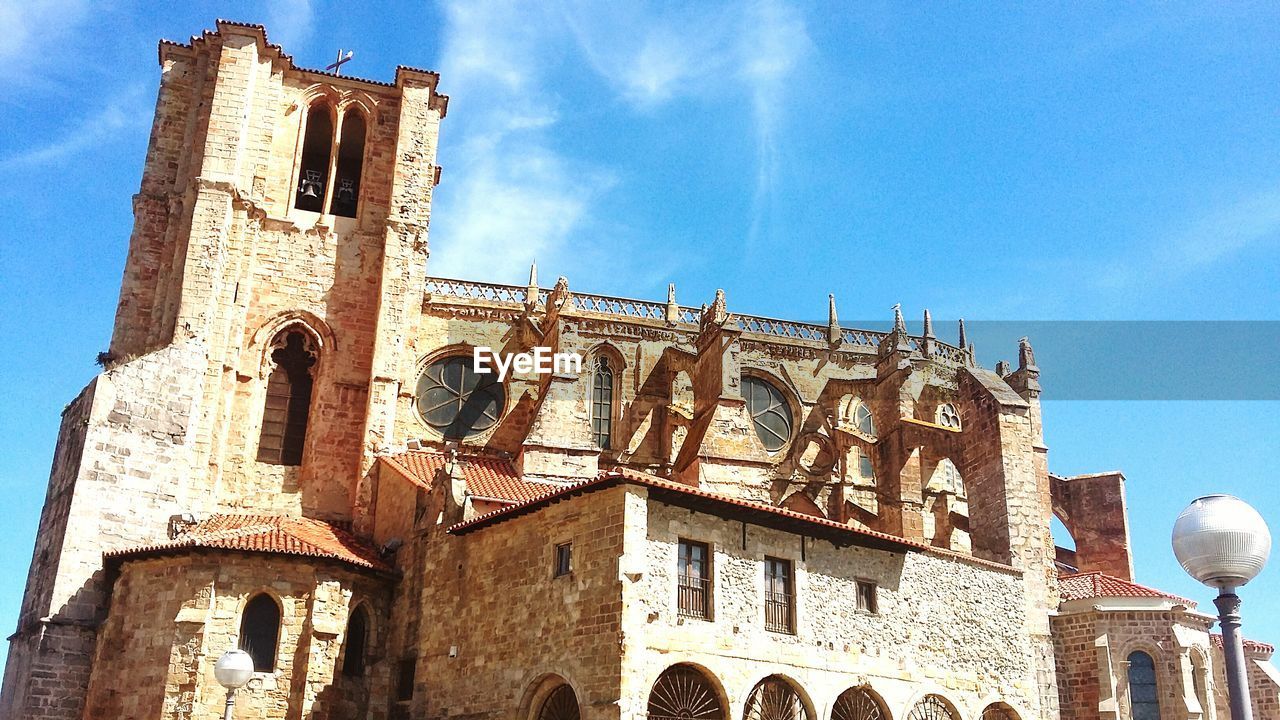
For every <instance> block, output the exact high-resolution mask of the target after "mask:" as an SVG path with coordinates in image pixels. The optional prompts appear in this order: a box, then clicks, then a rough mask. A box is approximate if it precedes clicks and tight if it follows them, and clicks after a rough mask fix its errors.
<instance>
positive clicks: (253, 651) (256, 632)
mask: <svg viewBox="0 0 1280 720" xmlns="http://www.w3.org/2000/svg"><path fill="white" fill-rule="evenodd" d="M279 641H280V606H279V605H277V604H276V601H275V600H273V599H272V598H271V596H270V595H267V594H266V593H259V594H257V595H255V596H253V598H252V599H251V600H249V602H248V604H246V605H245V606H244V615H242V616H241V618H240V649H241V650H243V651H245V652H247V653H249V657H251V658H253V671H254V672H261V673H269V672H273V671H274V670H275V669H276V644H277V643H278V642H279Z"/></svg>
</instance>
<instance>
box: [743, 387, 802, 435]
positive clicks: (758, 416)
mask: <svg viewBox="0 0 1280 720" xmlns="http://www.w3.org/2000/svg"><path fill="white" fill-rule="evenodd" d="M742 397H743V399H745V400H746V401H747V412H748V413H750V414H751V422H752V424H754V425H755V428H756V436H757V437H759V438H760V442H762V443H764V449H765V450H768V451H769V452H777V451H779V450H781V449H782V448H783V447H785V446H786V444H787V443H788V442H790V441H791V406H790V405H789V404H787V399H786V398H785V397H783V395H782V391H781V390H779V389H778V388H776V387H774V385H773V384H772V383H770V382H768V381H767V380H764V379H762V378H758V377H755V376H754V375H745V376H743V378H742Z"/></svg>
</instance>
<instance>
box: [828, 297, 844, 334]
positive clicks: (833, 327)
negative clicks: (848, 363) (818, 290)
mask: <svg viewBox="0 0 1280 720" xmlns="http://www.w3.org/2000/svg"><path fill="white" fill-rule="evenodd" d="M843 341H844V333H842V332H841V331H840V320H839V318H837V317H836V296H835V294H829V295H827V343H828V344H830V345H831V347H836V346H837V345H839V344H840V343H841V342H843Z"/></svg>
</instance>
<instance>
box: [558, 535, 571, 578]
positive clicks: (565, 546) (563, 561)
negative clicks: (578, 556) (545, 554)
mask: <svg viewBox="0 0 1280 720" xmlns="http://www.w3.org/2000/svg"><path fill="white" fill-rule="evenodd" d="M571 572H573V544H572V543H562V544H560V545H557V546H556V559H555V576H556V577H561V576H564V575H568V574H569V573H571Z"/></svg>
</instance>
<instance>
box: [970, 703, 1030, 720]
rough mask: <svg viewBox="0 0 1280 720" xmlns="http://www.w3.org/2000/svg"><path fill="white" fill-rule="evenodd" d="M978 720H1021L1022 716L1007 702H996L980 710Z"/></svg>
mask: <svg viewBox="0 0 1280 720" xmlns="http://www.w3.org/2000/svg"><path fill="white" fill-rule="evenodd" d="M978 717H979V720H1022V715H1021V713H1019V712H1018V711H1017V710H1015V709H1014V708H1013V706H1012V705H1010V704H1009V703H1007V702H1003V701H1000V700H997V701H995V702H991V703H987V705H986V707H984V708H982V714H981V715H979V716H978Z"/></svg>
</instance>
